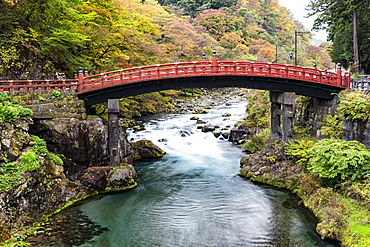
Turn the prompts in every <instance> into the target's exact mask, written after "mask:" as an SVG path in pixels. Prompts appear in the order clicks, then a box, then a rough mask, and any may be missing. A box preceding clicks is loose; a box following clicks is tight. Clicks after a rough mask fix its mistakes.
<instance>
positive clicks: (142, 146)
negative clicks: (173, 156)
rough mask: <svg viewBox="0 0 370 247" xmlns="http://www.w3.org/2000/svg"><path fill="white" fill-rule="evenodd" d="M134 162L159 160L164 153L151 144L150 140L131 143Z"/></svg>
mask: <svg viewBox="0 0 370 247" xmlns="http://www.w3.org/2000/svg"><path fill="white" fill-rule="evenodd" d="M131 146H132V148H133V155H134V160H141V159H144V158H159V157H162V156H163V155H164V154H165V153H166V152H165V151H164V150H162V149H161V148H159V147H158V146H157V145H155V144H153V143H152V142H151V141H150V140H140V141H137V142H132V143H131Z"/></svg>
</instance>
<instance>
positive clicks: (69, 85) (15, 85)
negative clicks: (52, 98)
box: [0, 78, 78, 92]
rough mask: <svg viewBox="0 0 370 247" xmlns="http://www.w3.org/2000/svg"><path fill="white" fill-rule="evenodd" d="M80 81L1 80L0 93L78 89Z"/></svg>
mask: <svg viewBox="0 0 370 247" xmlns="http://www.w3.org/2000/svg"><path fill="white" fill-rule="evenodd" d="M77 86H78V79H77V78H76V79H63V80H6V81H5V80H0V92H16V91H19V92H23V91H36V90H38V91H41V90H46V91H47V90H60V89H62V90H65V89H77Z"/></svg>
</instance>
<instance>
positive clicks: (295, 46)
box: [294, 30, 310, 66]
mask: <svg viewBox="0 0 370 247" xmlns="http://www.w3.org/2000/svg"><path fill="white" fill-rule="evenodd" d="M308 33H310V32H309V31H306V32H299V31H297V30H295V31H294V65H295V66H297V65H298V58H297V47H298V45H297V43H298V38H297V36H298V34H300V35H301V34H308Z"/></svg>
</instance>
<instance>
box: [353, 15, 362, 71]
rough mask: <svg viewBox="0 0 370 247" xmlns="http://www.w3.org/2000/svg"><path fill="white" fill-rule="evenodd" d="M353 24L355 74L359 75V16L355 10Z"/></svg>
mask: <svg viewBox="0 0 370 247" xmlns="http://www.w3.org/2000/svg"><path fill="white" fill-rule="evenodd" d="M352 22H353V72H354V73H359V72H360V70H359V66H360V61H359V58H358V40H357V14H356V11H355V10H353V12H352Z"/></svg>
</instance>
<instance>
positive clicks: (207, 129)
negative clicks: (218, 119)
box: [202, 124, 219, 132]
mask: <svg viewBox="0 0 370 247" xmlns="http://www.w3.org/2000/svg"><path fill="white" fill-rule="evenodd" d="M217 128H219V126H217V125H214V124H207V125H205V126H203V128H202V131H203V132H212V131H214V130H215V129H217Z"/></svg>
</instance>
